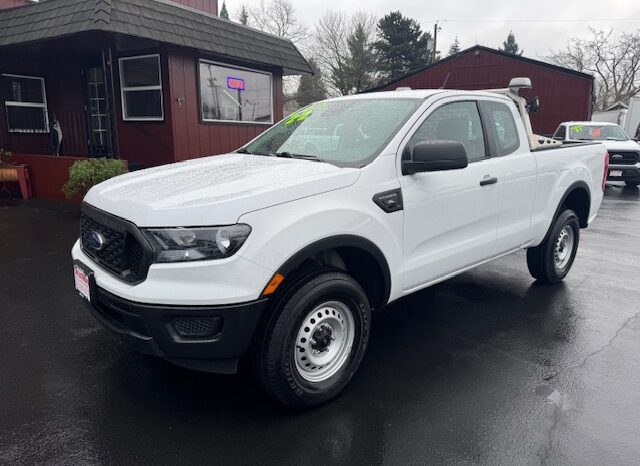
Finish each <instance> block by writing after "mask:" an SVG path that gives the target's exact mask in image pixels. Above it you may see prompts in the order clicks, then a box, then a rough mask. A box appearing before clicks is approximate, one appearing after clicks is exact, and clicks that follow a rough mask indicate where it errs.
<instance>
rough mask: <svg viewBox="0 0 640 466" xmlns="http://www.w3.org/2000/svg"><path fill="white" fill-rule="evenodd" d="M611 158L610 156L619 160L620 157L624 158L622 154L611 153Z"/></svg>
mask: <svg viewBox="0 0 640 466" xmlns="http://www.w3.org/2000/svg"><path fill="white" fill-rule="evenodd" d="M611 158H612V159H616V160H620V159H623V158H624V156H622V155H620V154H613V155H612V156H611Z"/></svg>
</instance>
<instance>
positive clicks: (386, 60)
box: [374, 11, 431, 79]
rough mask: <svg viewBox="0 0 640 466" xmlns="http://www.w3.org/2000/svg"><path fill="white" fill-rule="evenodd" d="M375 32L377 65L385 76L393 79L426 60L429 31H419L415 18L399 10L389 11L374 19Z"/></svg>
mask: <svg viewBox="0 0 640 466" xmlns="http://www.w3.org/2000/svg"><path fill="white" fill-rule="evenodd" d="M378 35H379V40H378V41H376V42H375V44H374V47H375V50H376V53H377V56H378V68H379V70H380V71H381V72H382V73H383V74H384V76H385V78H387V79H394V78H397V77H399V76H401V75H402V74H404V73H406V72H408V71H410V70H412V69H414V68H417V67H419V66H421V65H424V64H425V63H429V61H430V58H429V51H428V49H427V41H428V40H429V39H431V34H429V33H428V32H427V33H423V32H422V29H421V28H420V24H418V22H417V21H416V20H414V19H411V18H407V17H404V16H403V15H402V13H400V12H399V11H394V12H391V13H389V14H388V15H386V16H384V17H383V18H382V19H380V21H379V22H378Z"/></svg>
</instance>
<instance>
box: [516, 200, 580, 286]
mask: <svg viewBox="0 0 640 466" xmlns="http://www.w3.org/2000/svg"><path fill="white" fill-rule="evenodd" d="M579 241H580V223H579V221H578V216H577V215H576V213H575V212H574V211H573V210H571V209H566V210H564V211H562V212H561V213H560V215H558V217H557V218H556V220H555V221H554V222H553V225H552V226H551V229H550V230H549V233H548V234H547V236H546V237H545V239H544V240H543V241H542V243H541V244H540V245H539V246H536V247H535V248H529V249H527V266H528V267H529V273H531V276H532V277H533V278H535V279H536V280H538V281H539V282H541V283H558V282H560V281H562V280H563V279H564V277H566V276H567V274H568V273H569V270H571V266H572V265H573V261H574V259H575V257H576V252H577V251H578V243H579Z"/></svg>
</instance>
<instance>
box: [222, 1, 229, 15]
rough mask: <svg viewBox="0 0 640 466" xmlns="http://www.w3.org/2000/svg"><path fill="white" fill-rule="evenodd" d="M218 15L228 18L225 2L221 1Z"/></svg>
mask: <svg viewBox="0 0 640 466" xmlns="http://www.w3.org/2000/svg"><path fill="white" fill-rule="evenodd" d="M220 17H221V18H224V19H229V12H228V11H227V5H226V4H225V2H224V1H223V2H222V8H221V9H220Z"/></svg>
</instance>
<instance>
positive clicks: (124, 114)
mask: <svg viewBox="0 0 640 466" xmlns="http://www.w3.org/2000/svg"><path fill="white" fill-rule="evenodd" d="M149 57H155V58H156V59H157V60H158V79H159V81H160V84H158V85H156V86H135V87H125V86H124V73H123V67H122V63H123V62H125V61H127V60H136V59H140V58H149ZM118 68H119V74H120V104H121V106H122V121H164V93H163V91H162V63H161V62H160V54H159V53H152V54H148V55H135V56H132V57H120V58H118ZM136 91H160V111H161V113H162V115H161V116H159V117H128V116H127V109H126V105H125V98H124V93H125V92H136Z"/></svg>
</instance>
